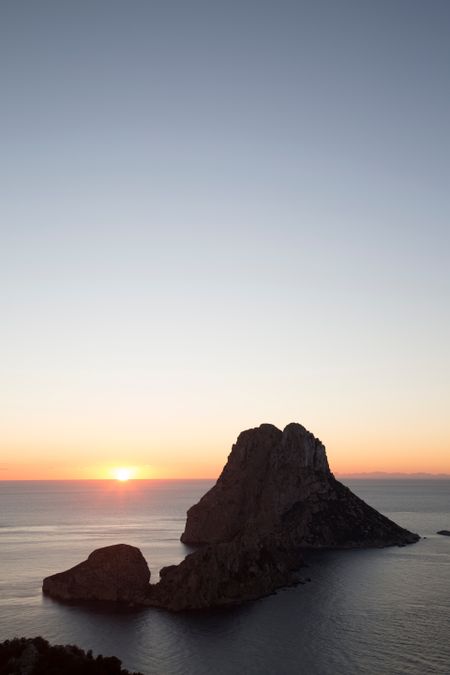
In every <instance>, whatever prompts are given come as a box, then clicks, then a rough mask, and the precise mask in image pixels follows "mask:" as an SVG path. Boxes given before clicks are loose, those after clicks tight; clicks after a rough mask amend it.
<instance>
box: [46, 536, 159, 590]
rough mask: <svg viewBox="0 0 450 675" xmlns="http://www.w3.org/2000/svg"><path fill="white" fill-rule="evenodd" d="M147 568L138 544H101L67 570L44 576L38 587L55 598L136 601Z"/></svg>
mask: <svg viewBox="0 0 450 675" xmlns="http://www.w3.org/2000/svg"><path fill="white" fill-rule="evenodd" d="M149 581H150V570H149V568H148V565H147V562H146V560H145V558H144V556H143V555H142V553H141V552H140V550H139V549H138V548H136V547H135V546H128V544H115V545H114V546H105V547H104V548H99V549H97V550H96V551H93V552H92V553H91V554H90V556H89V557H88V559H87V560H84V561H83V562H81V563H79V565H75V567H72V568H71V569H70V570H66V571H65V572H60V573H59V574H53V575H52V576H51V577H47V578H46V579H44V582H43V585H42V590H43V591H44V593H46V594H47V595H51V596H52V597H53V598H58V599H59V600H109V601H113V602H140V601H141V600H142V597H143V596H145V594H146V592H147V589H148V585H149Z"/></svg>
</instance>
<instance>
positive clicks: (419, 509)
mask: <svg viewBox="0 0 450 675" xmlns="http://www.w3.org/2000/svg"><path fill="white" fill-rule="evenodd" d="M344 482H345V483H346V484H347V485H348V486H349V487H350V488H351V489H352V490H353V491H354V492H355V493H356V494H358V495H359V496H360V497H362V498H363V499H364V500H365V501H367V502H368V503H369V504H371V505H372V506H374V507H375V508H377V509H378V510H379V511H381V512H382V513H384V514H386V515H387V516H389V517H390V518H392V519H393V520H395V521H396V522H397V523H399V524H400V525H403V526H404V527H406V528H408V529H410V530H413V531H415V532H418V533H419V534H420V535H421V536H422V537H424V538H423V539H421V541H420V542H419V543H417V544H414V545H412V546H408V547H404V548H398V547H394V548H387V549H375V550H363V551H333V552H321V553H315V554H311V555H310V556H309V559H308V563H309V568H308V569H307V570H305V575H307V576H309V577H311V580H312V581H311V583H308V584H305V585H300V586H297V587H296V588H289V589H284V590H281V591H279V592H278V593H277V594H275V595H271V596H269V597H267V598H263V599H261V600H258V601H255V602H250V603H247V604H245V605H242V606H240V607H237V608H233V609H228V610H221V611H213V612H204V613H184V614H170V613H167V612H164V611H161V610H154V609H134V610H133V609H120V608H115V609H114V608H111V607H106V606H74V605H63V604H59V603H57V602H54V601H52V600H51V599H48V598H44V597H43V596H42V594H41V583H42V579H43V577H45V576H47V575H49V574H53V573H55V572H60V571H62V570H64V569H67V568H68V567H71V566H73V565H74V564H76V563H78V562H80V561H81V560H84V559H85V558H86V557H87V555H88V554H89V553H90V552H91V551H92V550H93V549H95V548H98V547H99V546H105V545H108V544H113V543H120V542H122V543H128V544H133V545H135V546H139V548H140V549H141V550H142V552H143V553H144V555H145V557H146V559H147V561H148V563H149V566H150V569H151V572H152V578H153V581H155V580H157V578H158V570H159V569H160V568H161V567H163V566H164V565H167V564H171V563H175V562H178V561H180V560H181V559H182V558H183V557H184V556H185V555H186V553H188V552H189V549H188V548H187V547H186V546H183V544H181V543H180V541H179V537H180V534H181V532H182V531H183V528H184V522H185V515H186V510H187V508H188V507H189V506H191V505H192V504H194V503H195V502H196V501H197V500H198V499H199V497H200V496H201V495H202V494H203V493H204V492H205V491H206V490H207V489H208V488H209V487H210V486H211V485H212V482H211V481H192V480H191V481H151V480H149V481H129V482H127V483H119V482H117V481H49V482H45V481H39V482H34V481H26V482H25V481H24V482H0V640H4V639H6V638H12V637H14V636H22V635H24V636H28V637H32V636H35V635H42V636H44V637H45V638H47V639H48V640H50V641H51V642H53V643H59V644H61V643H64V644H66V643H76V644H78V645H79V646H81V647H82V648H84V649H92V650H93V652H94V654H98V653H101V654H104V655H112V654H115V655H116V656H118V657H119V658H120V659H121V660H122V662H123V665H124V667H126V668H129V669H133V670H140V671H141V672H143V673H145V674H146V675H156V674H157V675H175V674H177V675H181V674H182V675H185V674H187V675H189V674H191V673H192V674H193V675H203V674H204V675H211V673H214V674H215V675H222V674H223V675H225V674H226V675H229V674H230V675H231V674H233V675H234V674H239V675H240V674H245V675H266V674H267V675H278V674H279V675H283V674H286V675H291V674H292V675H294V674H295V675H303V674H304V675H316V674H317V675H328V674H329V675H340V674H342V675H351V674H353V673H355V674H358V675H359V674H366V673H367V674H368V675H378V674H380V675H381V674H388V675H395V674H396V673H399V674H400V673H402V674H403V673H405V674H411V675H412V674H414V675H428V674H429V673H445V674H447V675H448V674H449V673H450V537H443V536H439V535H437V534H436V531H437V530H440V529H450V481H445V480H422V481H415V480H382V481H378V480H377V481H374V480H365V481H364V480H346V481H344Z"/></svg>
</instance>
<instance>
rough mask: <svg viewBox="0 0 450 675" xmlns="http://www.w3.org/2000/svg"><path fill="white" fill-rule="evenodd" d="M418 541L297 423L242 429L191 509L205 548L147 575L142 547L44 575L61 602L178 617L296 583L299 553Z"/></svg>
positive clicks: (108, 551)
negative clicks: (130, 605) (347, 481)
mask: <svg viewBox="0 0 450 675" xmlns="http://www.w3.org/2000/svg"><path fill="white" fill-rule="evenodd" d="M418 539H419V536H418V535H417V534H413V533H411V532H408V531H407V530H405V529H403V528H401V527H399V526H398V525H396V524H395V523H393V522H392V521H391V520H389V519H388V518H386V517H385V516H383V515H381V514H380V513H378V511H376V510H375V509H373V508H372V507H370V506H368V505H367V504H366V503H365V502H364V501H362V500H361V499H359V497H357V496H356V495H354V494H353V493H352V492H351V491H350V490H349V489H348V488H346V487H345V486H344V485H342V484H341V483H339V482H338V481H337V480H336V479H335V478H334V476H333V474H332V473H331V471H330V469H329V467H328V461H327V457H326V453H325V448H324V446H323V445H322V443H321V442H320V440H319V439H317V438H315V437H314V436H313V435H312V434H311V433H310V432H309V431H307V430H306V429H305V428H304V427H302V426H301V425H300V424H289V425H288V426H287V427H286V428H285V429H284V431H280V430H279V429H277V428H276V427H274V426H273V425H271V424H262V425H261V426H260V427H258V428H256V429H249V430H248V431H244V432H243V433H241V434H240V435H239V437H238V439H237V442H236V444H235V445H234V446H233V448H232V451H231V454H230V456H229V457H228V462H227V464H226V466H225V468H224V469H223V471H222V474H221V476H220V477H219V479H218V481H217V483H216V485H215V486H214V487H213V488H212V489H211V490H209V492H207V493H206V494H205V495H204V497H202V499H201V500H200V501H199V502H198V504H196V505H195V506H193V507H191V508H190V509H189V511H188V514H187V521H186V528H185V531H184V533H183V535H182V537H181V540H182V541H183V542H185V543H188V544H194V545H197V546H200V547H201V548H199V549H198V550H197V551H195V552H194V553H191V554H190V555H188V556H187V557H186V558H185V559H184V560H183V561H182V562H181V563H180V564H179V565H171V566H170V567H166V568H164V569H162V570H161V573H160V576H161V579H160V581H159V583H157V584H153V585H150V584H149V583H148V582H149V578H150V572H149V571H148V568H147V564H146V563H145V560H144V558H143V557H142V554H141V553H140V551H139V549H136V548H134V547H132V546H126V545H125V544H119V545H117V546H108V547H106V548H104V549H99V550H97V551H94V552H93V553H92V554H91V555H90V556H89V558H88V559H87V560H86V561H85V562H83V563H80V564H79V565H77V566H76V567H74V568H72V569H71V570H68V571H66V572H62V573H61V574H55V575H53V576H52V577H47V578H46V579H44V584H43V590H44V592H45V593H47V594H48V595H51V596H52V597H55V598H58V599H62V600H87V599H98V600H116V601H127V602H134V603H139V604H142V605H148V606H153V607H162V608H165V609H169V610H173V611H180V610H184V609H202V608H208V607H217V606H224V605H231V604H235V603H239V602H243V601H244V600H249V599H255V598H258V597H261V596H263V595H267V594H268V593H271V592H273V591H274V590H276V589H277V588H280V587H281V586H287V585H290V584H292V583H295V582H296V581H298V580H299V578H298V573H297V572H296V571H295V570H298V568H299V567H300V565H301V562H302V558H301V551H302V550H304V549H311V548H312V549H318V548H361V547H374V546H376V547H380V546H392V545H405V544H411V543H413V542H415V541H417V540H418Z"/></svg>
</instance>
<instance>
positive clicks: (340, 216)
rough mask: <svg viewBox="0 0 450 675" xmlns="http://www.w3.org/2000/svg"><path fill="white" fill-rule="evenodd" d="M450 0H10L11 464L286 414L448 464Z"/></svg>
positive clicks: (152, 450)
mask: <svg viewBox="0 0 450 675" xmlns="http://www.w3.org/2000/svg"><path fill="white" fill-rule="evenodd" d="M449 35H450V3H449V2H448V1H447V0H442V1H441V0H429V1H425V0H421V1H420V2H417V1H414V0H386V1H384V0H377V1H376V2H369V1H365V0H354V1H347V0H329V1H322V0H311V1H308V2H302V1H301V0H297V1H292V2H291V1H284V0H280V1H277V2H275V1H274V0H271V1H270V2H267V1H264V0H258V1H246V0H239V2H238V1H234V0H228V1H227V2H215V1H214V0H208V1H206V0H205V1H204V2H197V1H195V0H193V1H191V0H188V1H187V0H183V1H173V2H172V1H170V0H164V1H154V2H152V1H151V0H145V1H144V0H131V1H129V2H125V1H124V0H122V1H120V2H118V1H117V0H77V1H76V2H75V1H74V2H69V1H64V0H54V1H52V2H50V1H45V0H41V1H39V2H32V1H22V0H2V2H1V4H0V77H1V101H2V103H1V108H0V115H1V127H0V129H1V168H0V171H1V176H0V178H1V180H0V190H1V195H0V217H1V221H0V222H1V225H0V227H1V241H0V297H1V307H0V308H1V326H2V327H1V332H0V342H1V373H0V478H3V479H7V478H76V477H98V476H105V475H107V472H108V471H109V470H110V468H111V467H114V466H118V465H127V466H128V465H130V466H134V467H137V469H136V471H137V475H139V476H141V477H145V476H149V477H165V476H171V477H187V476H198V477H205V476H208V477H214V476H216V475H217V474H218V472H219V470H220V469H221V467H222V465H223V463H224V461H225V459H226V456H227V454H228V452H229V450H230V447H231V444H232V442H234V440H235V438H236V436H237V434H238V432H239V431H240V430H242V429H245V428H249V427H253V426H256V425H258V424H260V423H261V422H272V423H274V424H276V425H277V426H280V427H283V426H285V425H286V424H287V423H288V422H290V421H299V422H301V423H302V424H304V425H305V426H306V427H307V428H309V429H310V430H311V431H313V432H314V433H315V434H316V435H317V436H319V437H320V438H321V439H322V441H323V442H324V443H325V444H326V446H327V450H328V455H329V459H330V463H331V466H332V468H333V469H334V470H335V471H336V472H348V471H355V472H356V471H372V470H384V471H407V472H410V471H429V472H450V415H449V407H450V406H449V404H450V395H449V383H450V358H449V345H450V318H449V307H450V271H449V270H450V265H449V263H450V241H449V240H450V234H449V232H450V230H449V227H450V226H449V223H450V219H449V216H450V206H449V186H450V133H449V132H450V124H449V120H450V40H449Z"/></svg>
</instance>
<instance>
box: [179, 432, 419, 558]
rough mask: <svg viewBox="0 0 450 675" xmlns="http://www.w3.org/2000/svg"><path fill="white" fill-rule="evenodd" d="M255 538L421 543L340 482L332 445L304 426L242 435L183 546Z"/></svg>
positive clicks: (302, 544) (313, 544)
mask: <svg viewBox="0 0 450 675" xmlns="http://www.w3.org/2000/svg"><path fill="white" fill-rule="evenodd" d="M248 533H251V535H252V537H254V536H255V534H257V535H258V536H259V537H261V538H263V539H264V540H267V539H268V538H269V539H270V540H272V541H273V542H274V543H275V544H277V545H281V546H282V547H283V548H290V549H296V548H302V549H304V548H358V547H369V546H390V545H395V544H410V543H412V542H415V541H417V539H418V536H417V535H416V534H412V533H411V532H408V531H407V530H404V529H403V528H401V527H399V526H398V525H396V524H395V523H393V522H392V521H391V520H389V519H388V518H386V517H385V516H382V515H381V514H380V513H378V511H376V510H375V509H373V508H372V507H370V506H368V505H367V504H366V503H365V502H363V501H362V499H359V497H357V496H356V495H354V494H353V493H352V492H351V491H350V490H349V489H348V488H347V487H345V486H344V485H342V483H339V482H338V481H337V480H336V479H335V478H334V476H333V474H332V473H331V471H330V469H329V467H328V460H327V456H326V452H325V447H324V446H323V445H322V443H321V442H320V440H319V439H318V438H315V437H314V436H313V434H311V433H310V432H309V431H307V430H306V429H305V428H304V427H302V426H301V425H300V424H289V425H288V426H287V427H286V428H285V429H284V431H280V430H279V429H277V428H276V427H274V426H273V425H271V424H262V425H261V426H260V427H257V428H256V429H249V430H248V431H244V432H242V433H241V434H240V435H239V438H238V440H237V442H236V444H235V445H234V446H233V448H232V450H231V454H230V456H229V457H228V462H227V464H226V466H225V468H224V469H223V471H222V474H221V475H220V477H219V479H218V481H217V483H216V485H215V486H214V487H213V488H211V490H209V492H207V493H206V494H205V495H204V497H202V499H201V500H200V501H199V502H198V504H195V506H192V507H191V508H190V509H189V511H188V514H187V521H186V528H185V531H184V533H183V534H182V536H181V541H183V542H184V543H186V544H195V545H202V544H214V543H218V542H223V541H231V540H233V539H235V538H236V537H244V538H245V537H246V536H247V535H248Z"/></svg>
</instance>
